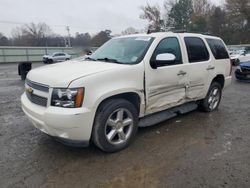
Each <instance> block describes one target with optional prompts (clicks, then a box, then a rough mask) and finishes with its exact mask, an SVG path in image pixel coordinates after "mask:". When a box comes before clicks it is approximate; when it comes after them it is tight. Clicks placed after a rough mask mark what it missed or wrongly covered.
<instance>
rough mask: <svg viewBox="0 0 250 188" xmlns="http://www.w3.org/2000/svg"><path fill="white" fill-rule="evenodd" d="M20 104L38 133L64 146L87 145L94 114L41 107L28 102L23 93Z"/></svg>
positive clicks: (82, 109)
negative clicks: (56, 140)
mask: <svg viewBox="0 0 250 188" xmlns="http://www.w3.org/2000/svg"><path fill="white" fill-rule="evenodd" d="M21 103H22V109H23V111H24V113H25V114H26V115H27V117H28V119H29V120H30V121H31V122H32V124H33V125H34V126H35V127H36V128H37V129H39V130H40V131H42V132H44V133H46V134H48V135H50V136H52V137H55V138H57V139H59V140H60V141H61V142H63V143H65V144H66V145H80V144H82V146H86V145H88V142H89V140H90V137H91V132H92V125H93V120H94V114H93V113H92V112H91V111H90V110H89V109H87V108H79V109H63V108H57V107H48V108H47V107H42V106H39V105H36V104H34V103H32V102H30V101H29V99H28V98H27V96H26V94H25V93H24V94H23V95H22V97H21Z"/></svg>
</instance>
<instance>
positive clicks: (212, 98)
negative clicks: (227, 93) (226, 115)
mask: <svg viewBox="0 0 250 188" xmlns="http://www.w3.org/2000/svg"><path fill="white" fill-rule="evenodd" d="M221 95H222V87H221V85H220V84H219V83H218V82H213V83H212V84H211V86H210V88H209V91H208V93H207V96H206V98H205V99H203V100H202V101H201V102H200V105H199V107H200V109H201V110H202V111H205V112H212V111H214V110H217V109H218V107H219V105H220V101H221Z"/></svg>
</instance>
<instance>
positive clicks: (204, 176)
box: [0, 64, 250, 188]
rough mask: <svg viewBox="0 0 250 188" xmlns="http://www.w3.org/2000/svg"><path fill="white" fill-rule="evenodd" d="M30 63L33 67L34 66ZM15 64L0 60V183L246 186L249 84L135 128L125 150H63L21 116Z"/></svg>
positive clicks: (248, 181)
mask: <svg viewBox="0 0 250 188" xmlns="http://www.w3.org/2000/svg"><path fill="white" fill-rule="evenodd" d="M40 65H41V64H37V65H36V66H40ZM23 85H24V83H23V81H21V80H20V78H19V77H18V76H17V65H15V64H12V65H0V187H1V188H2V187H240V188H244V187H250V160H249V159H250V84H246V83H239V82H237V81H233V84H232V86H231V87H229V88H228V89H226V90H225V92H224V95H223V100H222V103H221V106H220V108H219V110H218V111H216V112H214V113H210V114H207V113H201V112H199V111H194V112H191V113H189V114H186V115H183V116H179V117H177V118H174V119H171V120H169V121H166V122H163V123H161V124H158V125H156V126H153V127H149V128H140V129H139V132H138V134H137V138H136V140H135V142H134V143H133V144H132V145H131V146H130V147H129V148H128V149H126V150H124V151H122V152H119V153H115V154H105V153H103V152H101V151H100V150H98V149H97V148H95V147H94V146H90V147H88V148H70V147H67V146H64V145H62V144H60V143H58V142H56V141H54V140H53V139H52V138H50V137H49V136H47V135H45V134H43V133H41V132H39V131H38V130H36V129H35V128H34V127H33V126H32V125H31V123H30V122H29V121H28V120H27V118H26V117H25V116H24V113H23V112H22V110H21V107H20V95H21V94H22V92H23V91H24V87H23Z"/></svg>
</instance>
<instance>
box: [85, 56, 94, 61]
mask: <svg viewBox="0 0 250 188" xmlns="http://www.w3.org/2000/svg"><path fill="white" fill-rule="evenodd" d="M85 60H90V61H96V59H94V58H91V57H87V58H85Z"/></svg>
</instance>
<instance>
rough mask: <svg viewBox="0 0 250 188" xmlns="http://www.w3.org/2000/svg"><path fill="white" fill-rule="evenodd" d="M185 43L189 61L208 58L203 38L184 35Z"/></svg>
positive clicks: (194, 61) (200, 60)
mask: <svg viewBox="0 0 250 188" xmlns="http://www.w3.org/2000/svg"><path fill="white" fill-rule="evenodd" d="M184 40H185V44H186V48H187V53H188V59H189V62H190V63H196V62H202V61H207V60H209V53H208V50H207V47H206V45H205V43H204V42H203V40H202V39H201V38H198V37H185V38H184Z"/></svg>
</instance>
